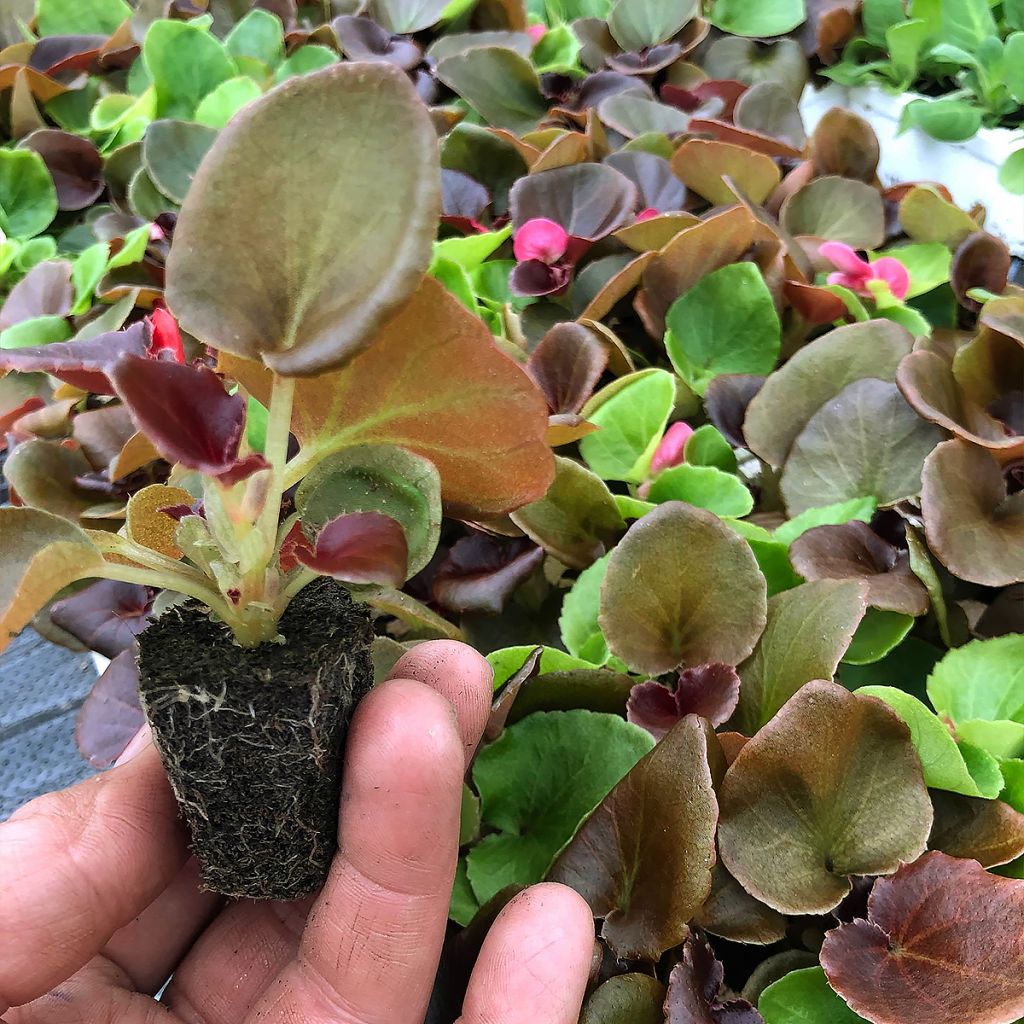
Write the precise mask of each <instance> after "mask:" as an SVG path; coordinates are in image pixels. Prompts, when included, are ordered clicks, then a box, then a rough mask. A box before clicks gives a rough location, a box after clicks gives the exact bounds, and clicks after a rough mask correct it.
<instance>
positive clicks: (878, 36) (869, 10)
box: [861, 0, 907, 48]
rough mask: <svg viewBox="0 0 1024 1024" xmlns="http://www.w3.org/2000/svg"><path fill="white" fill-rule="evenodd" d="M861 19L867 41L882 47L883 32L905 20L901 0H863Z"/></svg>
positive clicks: (883, 40) (883, 41)
mask: <svg viewBox="0 0 1024 1024" xmlns="http://www.w3.org/2000/svg"><path fill="white" fill-rule="evenodd" d="M861 20H862V21H863V23H864V35H865V37H866V38H867V40H868V42H869V43H872V44H873V45H874V46H877V47H879V48H884V47H885V33H886V32H888V30H889V29H890V28H892V26H893V25H900V24H902V23H903V22H904V21H906V20H907V15H906V11H905V10H904V6H903V0H864V7H863V9H862V10H861Z"/></svg>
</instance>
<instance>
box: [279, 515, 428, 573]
mask: <svg viewBox="0 0 1024 1024" xmlns="http://www.w3.org/2000/svg"><path fill="white" fill-rule="evenodd" d="M292 558H294V559H295V561H297V562H299V563H300V564H302V565H304V566H305V567H306V568H307V569H312V570H313V571H314V572H317V573H320V575H321V576H331V577H333V578H334V579H336V580H344V581H345V582H346V583H380V584H382V585H385V586H393V587H397V586H401V584H402V583H404V582H405V577H406V571H407V569H408V566H409V547H408V544H407V542H406V539H405V531H404V530H403V529H402V527H401V526H400V525H399V524H398V523H397V522H396V521H395V520H394V519H392V518H391V517H390V516H385V515H382V514H381V513H380V512H353V513H351V514H350V515H343V516H338V517H337V518H336V519H332V520H330V522H328V523H326V524H325V525H324V527H323V529H321V530H320V532H319V533H318V534H317V535H316V539H315V541H313V542H310V541H309V539H308V538H307V537H306V536H305V534H303V533H302V527H301V524H299V523H296V524H295V526H293V527H292V530H291V532H290V533H289V534H288V536H287V537H286V538H285V541H284V543H283V544H282V545H281V565H282V568H286V567H287V566H288V565H289V564H290V559H292Z"/></svg>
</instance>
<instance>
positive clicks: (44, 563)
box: [0, 507, 647, 735]
mask: <svg viewBox="0 0 1024 1024" xmlns="http://www.w3.org/2000/svg"><path fill="white" fill-rule="evenodd" d="M0 562H2V565H3V572H2V573H0V650H3V649H4V648H5V647H6V646H7V645H8V643H10V641H11V638H12V637H13V636H14V635H15V634H16V633H18V632H19V631H20V630H21V628H22V627H23V626H25V625H27V623H28V622H29V621H30V620H31V619H32V616H34V615H35V614H36V612H38V611H39V610H40V609H41V608H42V607H43V606H44V605H45V604H46V602H47V601H49V600H50V598H52V597H53V596H54V595H55V594H56V593H57V591H59V590H61V589H63V588H64V587H66V586H68V585H69V584H71V583H74V582H76V581H77V580H81V579H86V578H87V577H89V576H95V575H97V574H98V572H100V571H102V567H103V556H102V555H101V554H100V552H99V549H98V548H97V547H96V545H95V544H93V542H92V541H91V540H90V539H89V537H88V535H87V534H86V533H85V531H84V530H81V529H79V528H78V527H77V526H75V525H74V524H73V523H70V522H68V521H67V520H66V519H62V518H61V517H60V516H55V515H52V514H51V513H49V512H43V511H41V510H40V509H35V508H9V507H8V508H0ZM630 728H632V726H631V727H630ZM645 735H647V734H645Z"/></svg>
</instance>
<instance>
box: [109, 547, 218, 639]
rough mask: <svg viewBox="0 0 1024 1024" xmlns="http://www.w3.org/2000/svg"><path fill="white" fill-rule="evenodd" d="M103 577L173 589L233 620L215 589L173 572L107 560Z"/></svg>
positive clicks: (160, 588)
mask: <svg viewBox="0 0 1024 1024" xmlns="http://www.w3.org/2000/svg"><path fill="white" fill-rule="evenodd" d="M98 575H101V576H102V577H103V578H104V579H108V580H118V581H119V582H121V583H137V584H139V585H140V586H143V587H156V588H157V589H159V590H174V591H177V593H179V594H185V595H186V596H187V597H194V598H195V599H196V600H197V601H200V602H202V603H203V604H205V605H206V606H207V607H208V608H209V609H210V610H211V611H213V612H216V613H217V615H219V616H220V617H221V618H222V619H223V620H224V621H225V622H227V623H229V624H230V623H231V622H232V621H233V618H234V616H233V613H232V611H231V609H230V608H229V607H228V605H227V603H226V602H225V601H223V600H222V599H221V597H220V595H219V594H217V593H216V591H214V590H212V589H211V588H209V587H206V586H204V585H203V584H201V583H199V582H197V581H196V580H194V579H189V577H187V576H182V575H178V574H175V573H169V572H163V571H160V572H158V571H156V570H154V569H140V568H138V567H137V566H134V565H121V564H120V563H118V562H107V563H106V564H105V565H104V566H103V571H102V573H99V574H98Z"/></svg>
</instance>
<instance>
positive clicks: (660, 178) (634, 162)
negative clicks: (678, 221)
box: [605, 151, 686, 215]
mask: <svg viewBox="0 0 1024 1024" xmlns="http://www.w3.org/2000/svg"><path fill="white" fill-rule="evenodd" d="M605 163H606V164H608V166H609V167H614V168H615V170H617V171H618V172H619V173H620V174H624V175H625V176H626V177H627V178H629V180H630V181H631V182H633V184H634V185H636V188H637V196H638V198H637V206H638V208H639V209H641V210H648V209H649V210H653V211H654V215H657V214H658V213H669V212H674V211H676V210H681V209H682V208H683V205H684V204H685V202H686V186H685V185H684V184H683V183H682V182H681V181H680V180H679V179H678V178H677V177H676V176H675V174H673V173H672V165H671V164H670V163H669V162H668V161H667V160H666V159H665V158H664V157H661V156H657V155H655V154H654V153H637V152H632V151H620V152H618V153H613V154H612V155H611V156H610V157H608V158H607V159H606V160H605Z"/></svg>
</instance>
